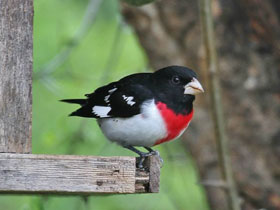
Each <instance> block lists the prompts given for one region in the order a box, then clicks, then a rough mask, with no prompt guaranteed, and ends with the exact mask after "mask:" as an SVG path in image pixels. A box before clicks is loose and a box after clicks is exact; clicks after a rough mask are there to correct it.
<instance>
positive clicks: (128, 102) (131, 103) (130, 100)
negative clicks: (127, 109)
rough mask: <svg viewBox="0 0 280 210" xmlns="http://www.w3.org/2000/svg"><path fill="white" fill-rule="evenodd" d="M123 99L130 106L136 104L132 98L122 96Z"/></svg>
mask: <svg viewBox="0 0 280 210" xmlns="http://www.w3.org/2000/svg"><path fill="white" fill-rule="evenodd" d="M122 97H123V99H124V100H125V101H126V103H127V104H128V105H130V106H133V105H134V104H135V103H136V102H135V101H133V99H134V98H133V97H132V96H125V95H122Z"/></svg>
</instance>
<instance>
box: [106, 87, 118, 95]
mask: <svg viewBox="0 0 280 210" xmlns="http://www.w3.org/2000/svg"><path fill="white" fill-rule="evenodd" d="M117 89H118V88H113V89H111V90H109V91H108V93H110V94H112V93H113V92H115V91H116V90H117Z"/></svg>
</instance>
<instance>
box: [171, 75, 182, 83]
mask: <svg viewBox="0 0 280 210" xmlns="http://www.w3.org/2000/svg"><path fill="white" fill-rule="evenodd" d="M172 82H173V84H175V85H177V84H179V83H180V78H179V77H178V76H174V77H173V78H172Z"/></svg>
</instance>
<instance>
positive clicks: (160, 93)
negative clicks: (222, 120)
mask: <svg viewBox="0 0 280 210" xmlns="http://www.w3.org/2000/svg"><path fill="white" fill-rule="evenodd" d="M152 78H153V84H154V88H155V91H156V94H155V95H157V97H158V98H157V100H158V101H161V102H164V103H166V104H167V106H169V107H170V108H172V109H173V110H175V111H176V112H178V113H184V112H190V111H191V110H192V102H193V101H194V99H195V95H196V94H198V93H201V92H204V90H203V88H202V86H201V84H200V83H199V82H198V80H197V75H196V73H195V72H194V71H193V70H191V69H189V68H187V67H183V66H168V67H165V68H163V69H160V70H158V71H156V72H155V73H153V76H152Z"/></svg>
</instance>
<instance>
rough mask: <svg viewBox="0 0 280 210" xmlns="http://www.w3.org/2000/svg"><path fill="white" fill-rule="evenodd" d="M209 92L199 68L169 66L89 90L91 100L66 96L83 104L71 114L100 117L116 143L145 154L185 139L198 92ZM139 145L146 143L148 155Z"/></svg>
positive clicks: (100, 123)
mask: <svg viewBox="0 0 280 210" xmlns="http://www.w3.org/2000/svg"><path fill="white" fill-rule="evenodd" d="M201 92H204V90H203V88H202V86H201V84H200V83H199V82H198V80H197V76H196V74H195V72H193V71H192V70H191V69H189V68H186V67H181V66H169V67H166V68H163V69H160V70H158V71H156V72H154V73H138V74H132V75H129V76H126V77H124V78H122V79H121V80H119V81H117V82H112V83H110V84H108V85H106V86H102V87H100V88H98V89H96V90H95V91H94V92H93V93H91V94H86V95H85V96H86V97H87V98H86V99H65V100H62V101H63V102H68V103H75V104H80V105H81V108H79V109H78V110H76V111H75V112H73V113H71V114H70V116H79V117H90V118H96V119H97V122H98V124H99V126H100V128H101V130H102V131H103V133H104V134H105V136H106V137H107V138H108V139H109V140H111V141H112V142H116V143H118V144H119V145H121V146H123V147H125V148H127V149H130V150H132V151H134V152H136V153H137V154H139V155H140V157H141V158H140V163H139V167H142V163H143V161H144V159H145V157H147V156H149V155H152V154H155V153H156V152H155V151H153V150H152V149H151V148H150V147H152V146H155V145H158V144H161V143H163V142H167V141H170V140H172V139H175V138H177V137H179V136H180V135H181V134H182V133H183V132H184V131H185V130H186V128H187V127H188V125H189V123H190V121H191V119H192V116H193V101H194V99H195V95H196V94H198V93H201ZM134 146H141V147H145V148H146V149H147V150H148V151H149V152H148V153H144V152H141V151H139V150H138V149H136V148H135V147H134Z"/></svg>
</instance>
